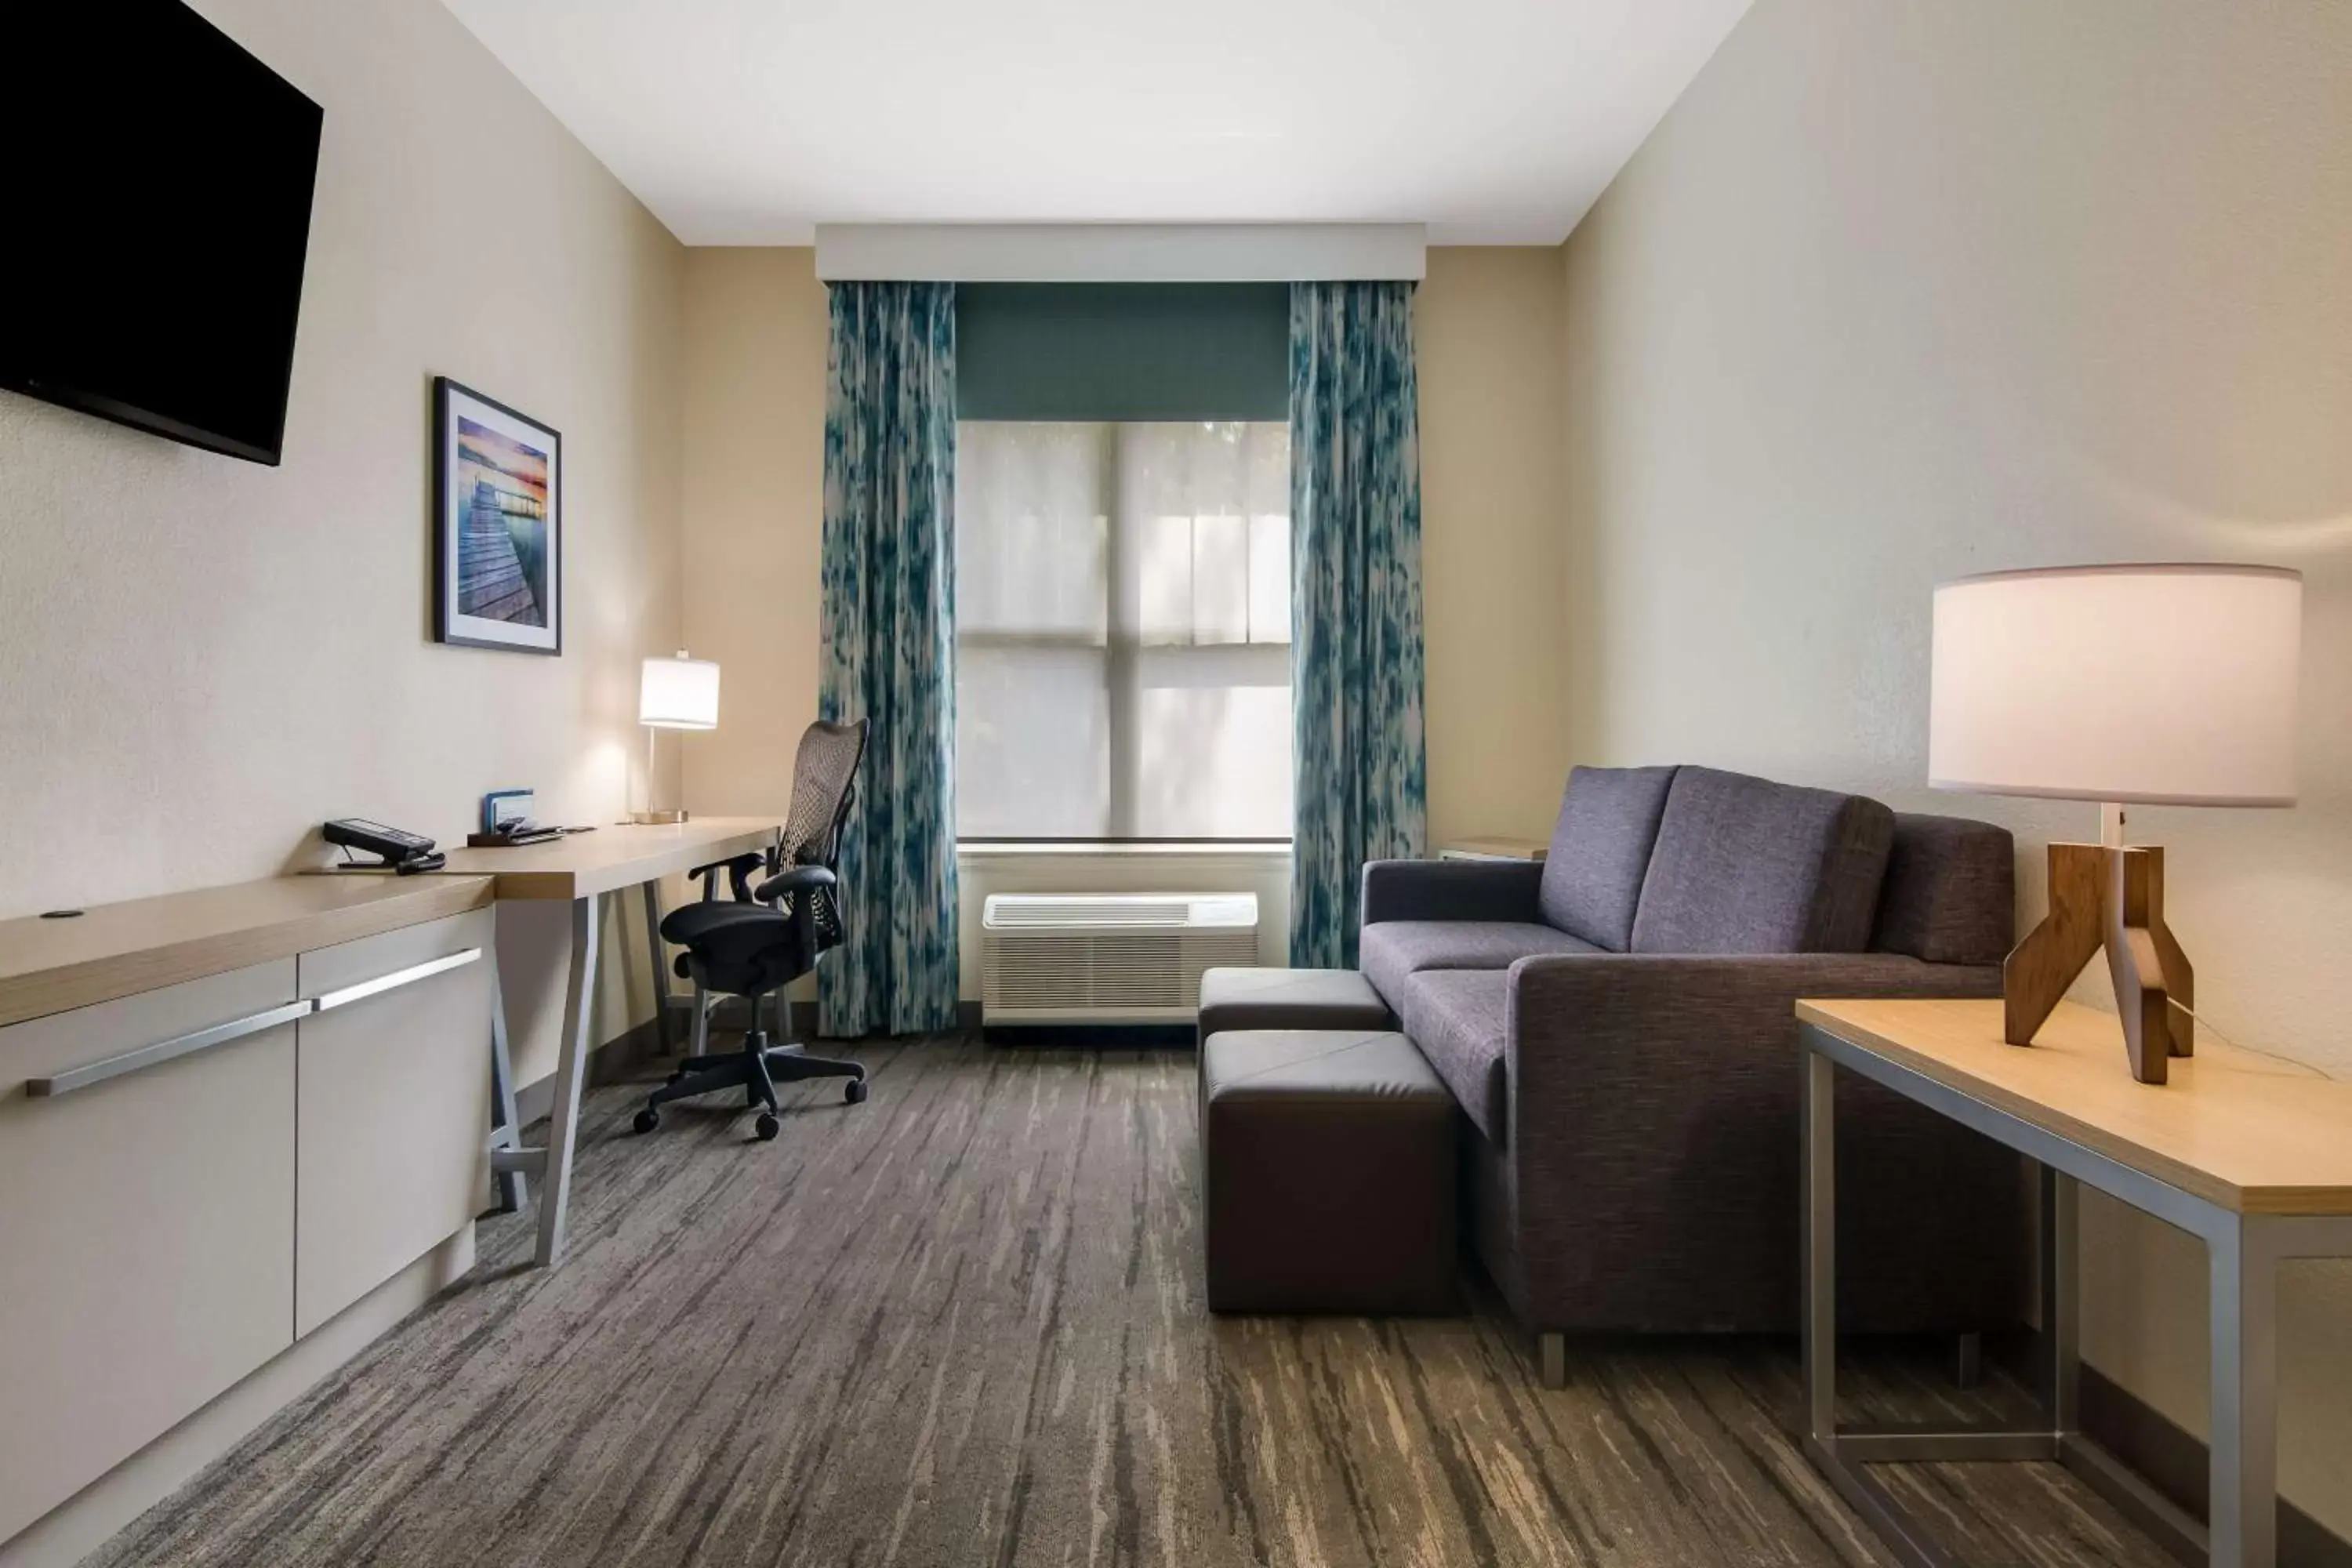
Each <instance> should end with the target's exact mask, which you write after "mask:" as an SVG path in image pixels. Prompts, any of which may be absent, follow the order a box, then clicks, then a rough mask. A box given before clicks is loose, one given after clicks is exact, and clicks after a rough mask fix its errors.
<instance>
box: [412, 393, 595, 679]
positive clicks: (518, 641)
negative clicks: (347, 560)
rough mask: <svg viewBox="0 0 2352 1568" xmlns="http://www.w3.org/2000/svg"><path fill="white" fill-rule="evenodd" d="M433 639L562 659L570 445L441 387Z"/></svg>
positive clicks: (477, 398)
mask: <svg viewBox="0 0 2352 1568" xmlns="http://www.w3.org/2000/svg"><path fill="white" fill-rule="evenodd" d="M433 425H434V433H433V437H434V448H433V636H434V637H435V638H436V640H438V641H441V642H445V643H457V644H460V645H462V646H464V647H503V648H512V649H514V650H515V651H516V652H518V653H546V654H560V653H562V651H563V543H564V541H563V437H562V436H561V435H559V434H558V433H557V432H555V431H553V430H551V429H549V428H548V427H547V426H544V425H541V423H540V422H539V421H538V420H536V419H533V418H531V417H530V416H528V415H525V414H519V413H517V412H516V411H515V410H513V409H511V408H509V407H508V406H507V405H505V404H503V403H497V402H493V401H492V400H491V399H489V398H487V397H484V396H483V395H481V394H480V393H478V392H476V391H474V390H473V389H472V388H471V387H466V386H460V385H459V384H457V383H456V382H454V381H451V380H450V379H449V378H448V377H447V376H446V375H444V376H436V377H435V378H434V381H433Z"/></svg>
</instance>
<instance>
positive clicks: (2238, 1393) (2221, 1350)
mask: <svg viewBox="0 0 2352 1568" xmlns="http://www.w3.org/2000/svg"><path fill="white" fill-rule="evenodd" d="M2269 1231H2270V1226H2269V1223H2268V1222H2266V1221H2265V1220H2264V1219H2263V1218H2262V1217H2260V1216H2257V1215H2243V1216H2238V1215H2232V1216H2231V1217H2230V1219H2229V1220H2228V1221H2227V1222H2225V1223H2224V1224H2223V1225H2222V1226H2221V1227H2219V1228H2218V1229H2217V1230H2216V1231H2215V1232H2214V1233H2213V1235H2212V1236H2211V1237H2210V1238H2209V1240H2208V1242H2207V1247H2208V1249H2209V1253H2210V1268H2211V1278H2212V1302H2213V1309H2212V1310H2213V1415H2212V1424H2213V1449H2212V1465H2213V1469H2212V1521H2211V1524H2210V1527H2209V1528H2210V1539H2211V1545H2212V1558H2211V1562H2212V1568H2273V1564H2274V1563H2276V1562H2277V1559H2278V1263H2279V1255H2278V1253H2277V1252H2276V1250H2275V1249H2274V1248H2273V1247H2272V1246H2271V1245H2270V1239H2271V1238H2270V1235H2269Z"/></svg>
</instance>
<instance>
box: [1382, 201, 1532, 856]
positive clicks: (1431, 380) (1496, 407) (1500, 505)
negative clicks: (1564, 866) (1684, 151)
mask: <svg viewBox="0 0 2352 1568" xmlns="http://www.w3.org/2000/svg"><path fill="white" fill-rule="evenodd" d="M1560 312H1561V292H1560V254H1559V250H1558V249H1556V248H1553V247H1544V248H1541V249H1531V248H1530V249H1522V248H1505V247H1496V248H1493V249H1436V250H1432V251H1431V252H1430V253H1429V277H1428V279H1427V280H1426V281H1425V282H1423V284H1422V286H1421V290H1420V293H1419V295H1418V297H1417V298H1416V299H1415V300H1414V302H1413V313H1414V329H1415V343H1414V351H1415V359H1416V362H1417V368H1418V371H1419V374H1420V378H1421V480H1422V503H1421V510H1422V544H1421V574H1422V617H1423V626H1422V633H1423V644H1424V650H1425V651H1424V658H1425V661H1426V679H1427V696H1426V699H1425V702H1426V711H1427V714H1428V720H1427V724H1428V743H1429V842H1430V844H1431V846H1432V847H1436V846H1439V845H1443V844H1444V842H1445V841H1446V840H1447V839H1449V838H1458V837H1464V836H1465V835H1479V834H1498V833H1499V834H1519V835H1526V836H1529V837H1546V838H1548V837H1550V835H1551V826H1552V819H1553V818H1554V817H1555V816H1557V815H1558V814H1559V793H1560V784H1561V783H1562V781H1563V780H1565V779H1566V777H1567V776H1568V764H1569V761H1570V757H1569V732H1568V712H1567V710H1566V709H1565V708H1564V707H1563V706H1562V704H1561V702H1560V701H1559V682H1560V679H1561V672H1562V670H1563V669H1564V668H1566V667H1567V663H1568V656H1567V647H1568V638H1569V623H1568V618H1567V617H1566V616H1562V615H1561V614H1560V605H1559V584H1560V581H1561V579H1562V577H1563V576H1564V575H1565V574H1566V570H1567V568H1566V565H1565V559H1566V548H1567V542H1566V540H1565V538H1564V537H1563V535H1562V532H1561V530H1560V527H1559V487H1560V483H1561V468H1560V461H1559V430H1560V424H1561V421H1562V419H1563V418H1564V411H1563V406H1564V405H1563V403H1562V395H1563V384H1564V379H1565V378H1564V376H1563V374H1562V366H1561V363H1560V357H1559V353H1558V352H1557V350H1556V347H1555V345H1557V344H1558V342H1559V333H1560V330H1561V327H1560Z"/></svg>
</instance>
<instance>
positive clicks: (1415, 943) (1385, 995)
mask: <svg viewBox="0 0 2352 1568" xmlns="http://www.w3.org/2000/svg"><path fill="white" fill-rule="evenodd" d="M1593 951H1594V949H1593V946H1592V944H1591V942H1582V941H1580V940H1578V939H1577V938H1575V937H1572V936H1570V935H1569V934H1568V933H1567V932H1566V931H1554V930H1553V929H1552V928H1551V927H1549V926H1547V925H1538V924H1536V923H1535V922H1534V921H1381V923H1380V924H1378V925H1369V926H1366V927H1365V928H1364V931H1363V939H1362V945H1361V962H1362V963H1363V966H1364V977H1365V978H1366V979H1368V980H1370V982H1371V983H1372V989H1373V990H1375V991H1378V992H1379V993H1380V994H1381V999H1382V1000H1384V1001H1386V1002H1387V1003H1388V1005H1390V1006H1391V1007H1394V1008H1396V1009H1397V1010H1398V1011H1399V1012H1400V1013H1402V1011H1403V1009H1404V983H1405V982H1406V981H1407V980H1409V979H1411V978H1412V976H1413V975H1415V974H1418V973H1421V972H1422V971H1423V970H1424V969H1496V970H1502V969H1508V968H1509V967H1510V966H1511V965H1512V964H1514V963H1517V962H1518V961H1519V960H1520V959H1522V958H1528V957H1531V956H1533V955H1534V954H1536V953H1539V952H1593Z"/></svg>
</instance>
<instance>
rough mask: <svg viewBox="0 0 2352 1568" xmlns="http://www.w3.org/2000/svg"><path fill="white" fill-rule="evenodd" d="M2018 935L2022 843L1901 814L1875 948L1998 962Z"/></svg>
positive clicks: (1976, 825)
mask: <svg viewBox="0 0 2352 1568" xmlns="http://www.w3.org/2000/svg"><path fill="white" fill-rule="evenodd" d="M2016 937H2017V846H2016V844H2015V842H2014V841H2012V840H2011V837H2010V835H2009V829H2007V828H2006V827H1995V826H1993V825H1992V824H1991V823H1990V822H1972V821H1970V820H1969V818H1967V817H1965V816H1912V815H1909V814H1907V813H1901V812H1898V813H1896V814H1895V847H1894V850H1893V852H1892V853H1891V854H1890V855H1889V856H1888V857H1887V860H1886V886H1885V889H1884V890H1883V891H1881V892H1880V894H1879V895H1878V932H1877V934H1876V935H1875V936H1874V937H1873V938H1872V939H1871V944H1870V945H1871V946H1872V947H1874V948H1875V949H1877V950H1878V951H1879V952H1907V953H1909V954H1910V955H1911V956H1912V957H1914V958H1924V959H1926V960H1927V962H1928V963H2000V961H2001V960H2002V959H2003V958H2005V957H2007V956H2008V953H2009V950H2010V947H2011V944H2012V943H2013V942H2015V941H2016Z"/></svg>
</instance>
